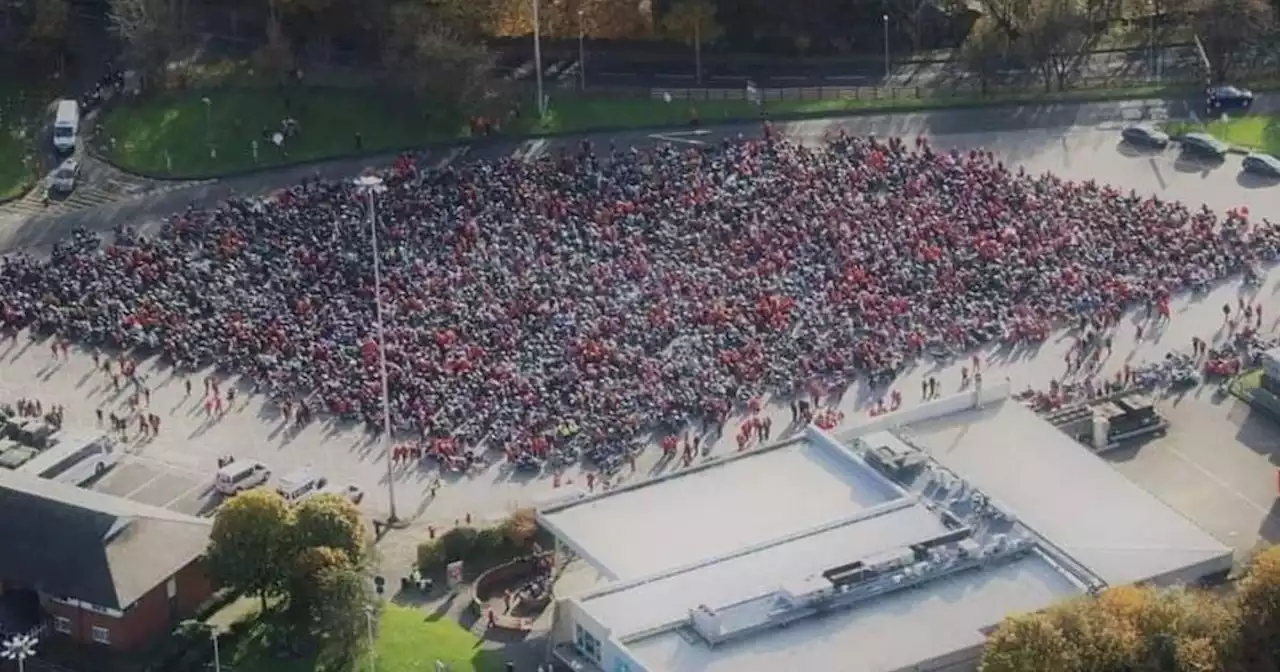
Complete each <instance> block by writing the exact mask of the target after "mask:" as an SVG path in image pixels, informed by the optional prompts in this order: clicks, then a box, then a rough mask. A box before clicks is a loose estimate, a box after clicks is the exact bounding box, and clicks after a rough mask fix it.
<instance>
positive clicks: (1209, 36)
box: [1191, 0, 1276, 82]
mask: <svg viewBox="0 0 1280 672" xmlns="http://www.w3.org/2000/svg"><path fill="white" fill-rule="evenodd" d="M1191 23H1192V27H1193V28H1194V29H1195V31H1196V35H1197V36H1198V37H1199V38H1200V43H1201V44H1202V45H1204V55H1205V56H1206V57H1207V58H1208V60H1209V66H1210V69H1211V72H1210V74H1211V75H1212V76H1213V78H1214V79H1216V80H1217V81H1219V82H1221V81H1225V80H1226V79H1227V78H1228V77H1229V76H1230V75H1231V74H1232V73H1233V72H1235V71H1236V70H1237V69H1238V68H1239V67H1240V66H1241V65H1243V64H1244V63H1245V62H1247V61H1248V60H1249V57H1250V56H1251V55H1253V54H1254V53H1255V52H1259V51H1260V50H1261V49H1263V48H1265V47H1266V46H1267V45H1269V44H1270V43H1271V42H1272V40H1273V38H1274V36H1275V33H1276V24H1275V15H1274V14H1273V12H1272V9H1271V6H1270V5H1269V4H1267V0H1199V2H1197V4H1196V6H1195V10H1194V14H1193V18H1192V22H1191Z"/></svg>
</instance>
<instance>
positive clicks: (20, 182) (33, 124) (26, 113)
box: [0, 73, 43, 200]
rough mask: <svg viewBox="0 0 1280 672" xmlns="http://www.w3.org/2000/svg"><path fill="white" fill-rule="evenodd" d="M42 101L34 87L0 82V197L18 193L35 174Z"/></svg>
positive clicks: (2, 76) (33, 179) (29, 184)
mask: <svg viewBox="0 0 1280 672" xmlns="http://www.w3.org/2000/svg"><path fill="white" fill-rule="evenodd" d="M0 79H4V75H3V73H0ZM42 101H43V97H42V96H40V95H39V94H38V92H36V91H31V90H24V89H19V88H17V87H12V88H11V87H10V86H9V85H6V84H0V200H5V199H9V198H14V197H16V196H20V195H21V194H22V193H23V192H25V191H26V190H27V189H28V188H30V187H31V185H32V184H33V183H34V182H35V181H36V179H37V177H38V175H37V174H36V170H37V168H38V165H37V162H36V161H35V160H34V156H35V153H36V143H37V142H38V141H39V137H38V136H39V127H40V119H41V117H40V115H41V113H42V111H43V110H42V105H41V103H42Z"/></svg>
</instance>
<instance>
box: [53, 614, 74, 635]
mask: <svg viewBox="0 0 1280 672" xmlns="http://www.w3.org/2000/svg"><path fill="white" fill-rule="evenodd" d="M53 629H54V631H55V632H61V633H62V634H64V635H69V634H71V619H69V618H67V617H66V616H54V617H53Z"/></svg>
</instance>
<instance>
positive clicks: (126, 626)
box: [45, 561, 213, 651]
mask: <svg viewBox="0 0 1280 672" xmlns="http://www.w3.org/2000/svg"><path fill="white" fill-rule="evenodd" d="M172 581H173V588H174V589H175V590H176V593H175V595H174V596H173V599H172V600H170V598H169V588H170V585H169V582H168V581H166V582H164V583H161V584H160V585H159V586H156V587H155V588H154V589H153V590H152V591H151V592H149V593H147V594H146V595H143V596H142V597H141V598H140V599H139V600H138V601H137V602H135V603H134V604H133V605H132V606H131V607H129V609H127V610H125V612H124V614H123V615H122V616H120V617H119V618H116V617H114V616H111V615H108V614H100V613H97V612H95V611H92V610H89V609H85V608H82V607H76V606H71V605H66V604H61V603H58V602H52V601H48V600H46V601H45V609H46V610H47V611H48V612H49V614H50V616H51V617H53V618H54V619H56V618H57V617H59V616H61V617H63V618H66V619H69V620H70V621H71V626H70V627H71V632H70V633H67V634H68V636H70V637H71V638H72V639H74V640H75V641H77V642H80V643H82V644H89V645H94V646H104V645H103V644H101V643H99V642H95V641H94V639H93V633H94V628H95V627H99V628H104V629H106V630H107V631H108V637H109V639H110V644H107V645H106V646H110V647H111V648H112V649H114V650H117V651H134V650H137V649H140V648H142V647H144V646H146V645H147V644H148V643H150V642H151V641H152V639H153V638H155V637H157V636H161V635H163V634H165V633H167V632H168V631H169V629H170V627H171V626H172V624H173V623H175V622H176V621H178V620H181V619H183V618H187V617H190V616H192V615H194V614H195V612H196V610H197V609H198V608H199V607H200V605H201V604H203V603H204V602H205V601H206V600H208V599H209V596H210V595H212V594H213V583H212V581H211V580H210V579H209V576H208V574H207V573H206V572H205V570H204V567H203V566H202V565H201V564H200V562H199V561H196V562H193V563H191V564H190V565H187V566H186V567H184V568H182V569H181V570H179V571H178V573H177V574H175V575H174V577H173V579H172Z"/></svg>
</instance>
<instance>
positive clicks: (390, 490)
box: [355, 175, 399, 525]
mask: <svg viewBox="0 0 1280 672" xmlns="http://www.w3.org/2000/svg"><path fill="white" fill-rule="evenodd" d="M355 184H356V186H357V187H359V188H360V189H361V190H363V191H364V193H365V196H366V197H367V198H368V199H369V242H370V244H371V245H372V246H373V308H374V315H375V319H376V320H377V329H378V365H379V368H380V369H381V374H382V449H383V451H384V452H385V453H386V461H387V497H388V499H389V500H390V505H391V506H390V510H389V511H388V515H387V524H388V525H393V524H395V523H396V522H397V521H398V520H399V519H398V518H397V516H396V479H395V472H394V471H393V470H392V464H391V396H390V392H389V391H388V385H387V332H386V328H385V324H384V323H383V320H382V259H381V254H380V253H379V252H378V216H377V214H376V211H375V209H374V205H373V201H374V196H376V195H377V194H378V193H380V192H382V191H383V190H385V189H386V187H383V186H382V178H380V177H377V176H375V175H365V176H364V177H357V178H356V179H355Z"/></svg>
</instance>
